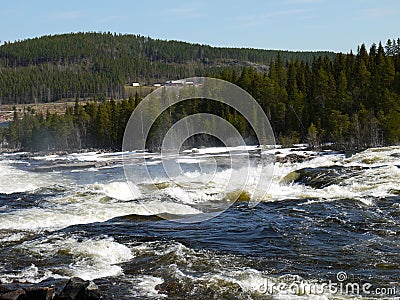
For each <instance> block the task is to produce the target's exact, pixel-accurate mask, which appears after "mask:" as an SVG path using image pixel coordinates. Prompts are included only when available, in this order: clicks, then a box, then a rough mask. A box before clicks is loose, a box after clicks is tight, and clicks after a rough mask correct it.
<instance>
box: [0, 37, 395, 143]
mask: <svg viewBox="0 0 400 300" xmlns="http://www.w3.org/2000/svg"><path fill="white" fill-rule="evenodd" d="M193 76H211V77H217V78H221V79H224V80H227V81H230V82H232V83H235V84H237V85H239V86H240V87H242V88H243V89H245V90H246V91H248V92H249V93H250V94H251V95H252V96H253V97H254V98H255V99H256V100H257V101H258V102H259V104H260V105H261V107H262V108H263V109H264V111H265V113H266V114H267V116H268V117H269V119H270V122H271V125H272V127H273V130H274V132H275V135H276V137H277V139H278V141H277V142H278V143H281V144H283V145H291V144H293V143H299V142H304V143H308V144H309V146H310V147H311V148H318V147H319V146H320V145H321V144H323V143H327V142H329V143H333V144H334V145H333V146H334V147H335V148H338V149H354V148H358V149H360V148H366V147H371V146H382V145H392V144H398V143H399V140H400V39H398V40H388V41H387V42H386V43H385V44H384V45H382V44H381V43H379V44H378V45H376V44H373V45H371V46H370V47H369V48H367V47H366V46H365V45H364V44H363V45H361V46H359V47H358V50H357V53H352V52H350V53H347V54H342V53H337V54H334V53H332V52H288V51H267V50H258V49H233V48H215V47H210V46H204V45H195V44H188V43H184V42H176V41H160V40H154V39H150V38H146V37H141V36H134V35H115V34H110V33H102V34H100V33H77V34H66V35H58V36H45V37H41V38H36V39H31V40H26V41H20V42H15V43H5V44H4V45H2V46H1V47H0V101H1V102H2V103H3V104H4V103H8V104H17V103H34V102H37V103H40V102H53V101H57V100H60V99H66V98H73V99H76V103H75V106H73V107H67V108H66V111H65V113H63V114H60V113H58V114H57V113H49V112H47V113H38V112H36V111H34V110H29V111H28V110H27V111H22V112H19V111H15V112H14V121H13V122H12V123H11V124H10V125H9V126H8V127H6V128H3V129H2V130H1V131H0V135H1V136H0V139H1V140H2V141H3V145H6V146H7V147H9V148H11V149H23V150H57V149H63V150H74V149H80V148H101V149H113V150H114V149H115V150H116V149H120V148H121V144H122V137H123V133H124V129H125V125H126V122H127V120H128V119H129V117H130V115H131V113H132V111H133V110H134V109H135V107H136V106H137V105H138V103H139V102H140V100H141V99H140V97H139V96H138V95H137V94H133V95H132V94H129V93H127V91H126V90H125V89H124V84H127V83H130V82H133V81H138V82H141V83H149V84H151V83H154V82H164V81H166V80H170V79H178V78H186V77H193ZM196 112H212V113H216V114H218V115H220V116H222V117H224V118H225V119H227V120H228V121H229V122H230V123H232V124H233V125H234V126H235V127H236V128H237V129H238V130H239V132H241V134H242V135H243V136H244V137H245V138H247V140H249V141H251V140H252V139H251V138H252V134H253V133H252V130H251V128H249V125H248V124H247V123H246V121H245V120H244V119H243V118H242V117H241V116H240V115H238V113H237V112H235V111H234V110H232V108H230V107H227V106H224V105H221V104H218V103H211V104H210V105H208V106H202V105H201V104H200V102H199V101H196V99H194V100H193V101H189V102H185V103H184V105H183V104H180V105H177V106H176V107H174V108H173V110H172V113H171V112H170V113H169V114H168V116H167V117H168V118H169V120H167V121H166V118H167V117H166V116H164V117H163V116H161V118H160V120H159V121H158V122H159V124H158V127H160V128H161V127H163V126H161V125H162V124H161V123H162V122H169V124H172V123H174V122H175V121H177V120H179V119H181V118H182V116H185V115H189V114H192V113H196ZM156 125H157V124H156ZM150 137H151V138H150V140H149V141H148V143H149V147H150V148H153V149H156V148H157V145H159V142H160V140H159V139H160V135H159V134H158V133H156V132H153V133H152V134H151V136H150ZM195 142H196V145H197V146H198V145H199V144H200V145H209V144H210V143H211V142H210V140H207V138H206V137H200V138H198V139H197V140H196V141H195Z"/></svg>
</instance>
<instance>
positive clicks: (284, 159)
mask: <svg viewBox="0 0 400 300" xmlns="http://www.w3.org/2000/svg"><path fill="white" fill-rule="evenodd" d="M311 158H313V157H308V156H303V155H299V154H296V153H290V154H288V155H286V156H276V162H279V163H282V164H284V163H302V162H304V161H306V160H309V159H311Z"/></svg>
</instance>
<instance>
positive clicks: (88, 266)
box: [19, 234, 134, 280]
mask: <svg viewBox="0 0 400 300" xmlns="http://www.w3.org/2000/svg"><path fill="white" fill-rule="evenodd" d="M19 248H21V249H24V250H25V251H28V252H30V253H32V254H35V255H40V256H41V257H47V258H48V259H51V257H54V256H56V255H60V254H63V255H68V256H71V259H72V263H70V264H68V265H67V266H65V267H64V268H63V270H62V272H61V274H58V275H59V276H76V277H80V278H82V279H84V280H93V279H96V278H101V277H108V276H119V275H123V269H122V268H121V267H120V266H119V265H117V264H120V263H123V262H127V261H129V260H131V259H132V258H133V257H134V256H133V254H132V252H131V250H130V249H129V248H128V247H126V246H125V245H122V244H120V243H117V242H115V241H114V239H113V238H111V237H107V236H103V237H101V238H96V239H82V238H79V237H66V236H64V235H61V234H60V235H53V236H50V237H47V238H45V239H39V240H34V241H29V242H24V243H23V244H22V245H20V246H19Z"/></svg>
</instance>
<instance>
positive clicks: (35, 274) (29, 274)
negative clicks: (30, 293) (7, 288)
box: [0, 264, 63, 283]
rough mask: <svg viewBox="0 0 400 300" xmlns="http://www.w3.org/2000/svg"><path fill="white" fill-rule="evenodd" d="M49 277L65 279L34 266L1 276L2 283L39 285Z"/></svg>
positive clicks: (0, 281)
mask: <svg viewBox="0 0 400 300" xmlns="http://www.w3.org/2000/svg"><path fill="white" fill-rule="evenodd" d="M49 277H53V278H63V276H59V275H57V274H53V273H52V272H51V271H49V270H43V271H40V270H39V268H38V267H36V266H35V265H34V264H32V265H31V266H29V267H27V268H24V269H23V270H21V271H19V272H13V273H8V274H1V275H0V283H12V282H19V283H38V282H41V281H43V280H45V279H47V278H49Z"/></svg>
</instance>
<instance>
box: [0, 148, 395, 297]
mask: <svg viewBox="0 0 400 300" xmlns="http://www.w3.org/2000/svg"><path fill="white" fill-rule="evenodd" d="M247 150H249V151H253V154H252V155H251V156H250V161H251V163H252V165H253V167H252V168H254V170H255V169H256V168H257V163H258V162H259V161H261V160H262V159H263V156H262V155H261V154H262V153H261V154H260V151H258V152H257V151H256V149H255V148H254V147H253V148H252V147H249V149H247ZM244 152H246V151H245V150H243V153H244ZM269 154H270V155H275V156H276V157H278V159H277V163H275V167H274V173H273V178H272V182H269V181H268V182H266V183H265V184H269V185H270V187H269V189H268V191H267V194H266V195H264V196H263V198H262V199H258V200H259V201H260V203H259V204H258V205H256V206H252V205H249V201H248V200H249V197H250V195H249V192H248V191H246V190H233V191H224V190H222V187H223V183H224V180H226V177H227V173H229V172H230V171H232V170H230V169H229V168H228V169H227V168H226V167H221V168H218V169H216V172H215V174H214V176H213V179H212V184H209V185H207V186H203V187H202V188H197V187H196V188H195V187H190V186H187V185H185V186H180V185H177V184H174V183H173V182H171V181H169V180H168V178H165V177H163V176H162V175H160V177H159V178H157V177H156V178H155V182H140V180H138V181H137V182H135V183H134V187H133V188H134V189H135V191H134V193H132V191H131V189H130V188H129V186H128V184H127V183H126V179H125V176H124V171H123V162H122V159H121V153H96V152H86V153H72V154H53V155H36V154H32V153H13V154H1V155H0V283H12V282H23V283H37V282H40V281H42V280H45V279H46V278H50V277H53V278H63V277H71V276H77V277H81V278H83V279H86V280H93V281H94V282H95V283H96V284H97V285H98V286H99V287H100V290H101V292H102V294H103V295H104V298H106V299H108V298H110V299H359V298H362V299H370V298H378V299H382V298H387V299H393V298H396V297H397V298H398V297H400V147H387V148H374V149H367V150H364V151H360V152H354V153H339V152H333V151H324V152H309V151H306V150H304V149H303V148H301V147H298V148H296V149H274V150H269ZM293 154H296V155H297V157H295V158H293ZM143 155H144V154H143ZM146 155H147V159H146V164H147V165H148V166H149V167H150V168H152V169H153V171H154V172H157V170H158V169H160V170H161V169H162V163H161V159H160V155H159V154H146ZM237 155H241V153H240V151H237ZM228 156H229V153H228V152H227V149H225V148H206V149H198V150H196V151H187V152H184V153H182V154H181V155H180V156H179V157H177V158H176V159H177V160H178V162H179V164H180V165H182V169H183V170H184V171H185V173H186V174H187V175H193V176H195V175H196V172H197V173H198V172H199V170H198V164H199V163H200V162H201V161H202V160H206V159H209V158H212V159H214V160H215V161H217V162H218V163H221V164H224V163H225V162H224V159H225V158H226V157H228ZM298 156H301V159H299V157H298ZM285 157H292V158H293V159H285ZM160 174H161V173H160ZM250 176H251V172H250ZM260 180H263V179H262V178H261V179H260ZM261 183H262V182H261ZM224 193H225V194H224ZM221 195H224V196H223V197H222V196H221ZM238 195H239V199H238V201H236V202H235V203H233V204H232V205H231V206H229V207H228V208H227V210H226V211H224V212H222V213H221V214H219V215H218V216H216V217H215V218H211V219H209V220H206V221H203V222H194V223H180V222H176V221H170V220H165V219H163V218H162V217H160V214H175V215H183V216H185V215H193V214H196V213H198V212H199V210H201V207H203V206H204V207H206V204H207V205H209V204H212V203H214V202H216V201H222V200H223V201H228V202H229V200H230V199H231V198H235V199H236V198H237V196H238ZM221 197H222V198H223V199H221ZM143 204H145V205H143ZM203 204H204V205H203ZM202 205H203V206H202ZM149 208H150V210H149Z"/></svg>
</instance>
